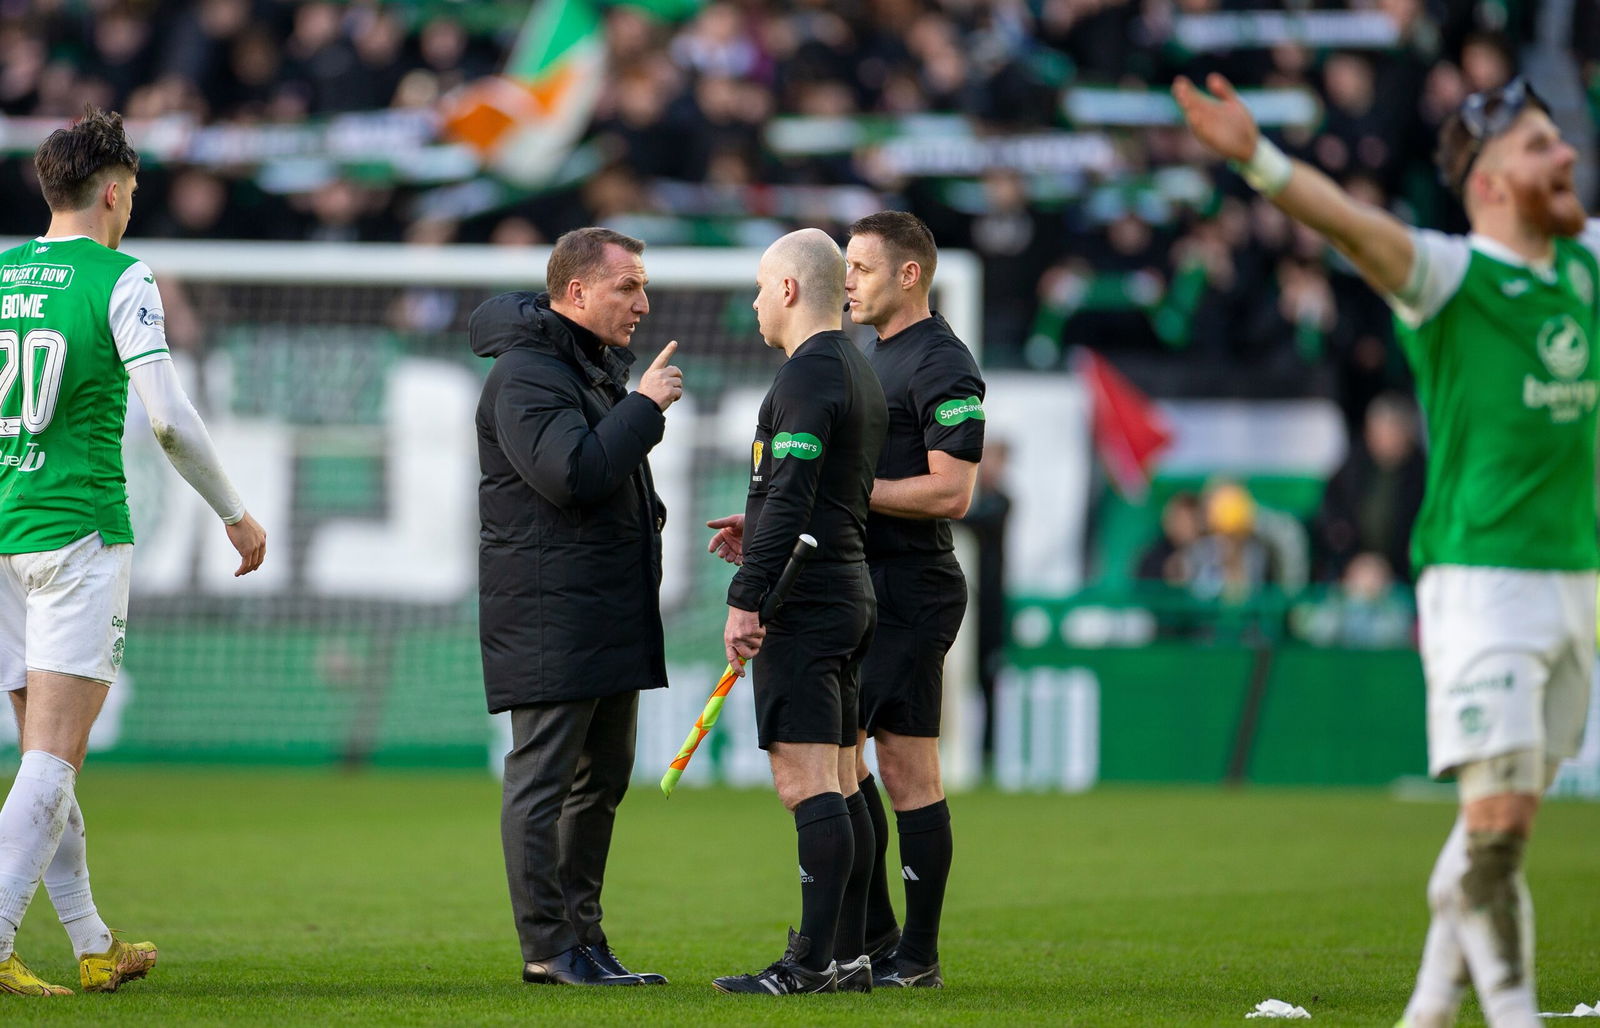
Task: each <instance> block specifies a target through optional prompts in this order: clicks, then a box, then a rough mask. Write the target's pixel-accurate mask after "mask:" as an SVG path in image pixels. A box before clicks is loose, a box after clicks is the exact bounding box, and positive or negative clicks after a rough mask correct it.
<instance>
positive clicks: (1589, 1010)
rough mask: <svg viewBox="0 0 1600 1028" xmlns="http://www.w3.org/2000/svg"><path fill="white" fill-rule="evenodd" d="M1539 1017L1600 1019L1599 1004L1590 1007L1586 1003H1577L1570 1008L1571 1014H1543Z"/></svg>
mask: <svg viewBox="0 0 1600 1028" xmlns="http://www.w3.org/2000/svg"><path fill="white" fill-rule="evenodd" d="M1539 1016H1540V1017H1600V1003H1597V1004H1595V1005H1594V1006H1592V1007H1591V1006H1590V1005H1589V1004H1587V1003H1579V1004H1578V1005H1577V1006H1575V1007H1573V1008H1572V1013H1570V1014H1551V1013H1543V1014H1540V1015H1539Z"/></svg>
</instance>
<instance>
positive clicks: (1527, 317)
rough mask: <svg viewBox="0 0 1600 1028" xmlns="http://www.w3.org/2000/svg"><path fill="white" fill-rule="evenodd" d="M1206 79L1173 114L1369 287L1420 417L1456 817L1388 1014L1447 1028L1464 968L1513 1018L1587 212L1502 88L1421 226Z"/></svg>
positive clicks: (1580, 531) (1568, 616)
mask: <svg viewBox="0 0 1600 1028" xmlns="http://www.w3.org/2000/svg"><path fill="white" fill-rule="evenodd" d="M1207 87H1208V89H1209V90H1210V92H1211V93H1212V94H1213V95H1214V97H1215V99H1213V98H1212V97H1210V96H1206V95H1205V94H1203V93H1201V92H1200V91H1199V90H1198V89H1197V88H1195V86H1194V85H1193V84H1192V83H1190V82H1189V81H1188V80H1187V79H1182V78H1180V79H1178V80H1177V82H1175V83H1174V85H1173V95H1174V96H1175V97H1176V98H1177V100H1178V103H1179V104H1180V106H1181V107H1182V108H1183V112H1184V116H1185V117H1186V118H1187V119H1188V122H1189V127H1190V128H1191V129H1192V130H1193V132H1194V134H1195V136H1196V137H1197V138H1198V139H1199V140H1200V141H1201V142H1202V143H1204V144H1206V145H1207V146H1209V147H1210V148H1211V149H1212V150H1214V151H1216V152H1217V153H1219V154H1221V155H1222V156H1224V157H1227V158H1229V159H1231V160H1232V161H1234V162H1236V167H1238V168H1239V170H1240V172H1241V173H1242V174H1243V175H1244V177H1245V179H1246V181H1248V182H1249V183H1250V185H1252V186H1253V187H1255V188H1256V189H1257V190H1259V191H1260V192H1261V193H1263V194H1264V195H1266V196H1267V197H1269V198H1270V199H1271V200H1272V201H1273V202H1274V203H1275V204H1277V206H1278V207H1280V208H1281V209H1282V210H1284V211H1285V212H1286V213H1288V214H1289V215H1290V216H1291V217H1294V218H1295V219H1297V220H1299V221H1301V222H1302V223H1304V224H1306V225H1307V226H1309V227H1311V228H1313V229H1316V230H1317V231H1318V232H1320V233H1322V235H1324V236H1325V237H1327V239H1328V240H1329V242H1331V243H1332V244H1333V245H1334V247H1336V248H1337V249H1338V250H1339V251H1340V252H1341V253H1343V254H1344V255H1345V256H1346V257H1348V258H1349V259H1350V261H1351V262H1352V263H1353V264H1354V265H1355V266H1356V267H1357V268H1358V269H1359V270H1360V271H1361V273H1362V275H1363V276H1365V277H1366V279H1367V281H1368V282H1369V283H1371V284H1372V285H1373V286H1374V287H1375V288H1376V289H1378V290H1379V291H1380V292H1381V293H1382V294H1383V295H1384V296H1385V297H1386V298H1387V299H1388V301H1389V303H1390V306H1391V307H1392V308H1393V309H1394V312H1395V317H1396V321H1397V323H1398V326H1399V327H1398V329H1397V332H1398V335H1399V338H1400V341H1401V345H1402V347H1403V348H1404V350H1405V352H1406V356H1407V358H1408V359H1409V360H1410V362H1411V366H1412V368H1413V370H1414V371H1415V373H1416V379H1417V393H1418V397H1419V399H1420V401H1421V404H1422V409H1423V412H1424V414H1425V416H1426V418H1427V425H1428V438H1429V444H1430V447H1429V454H1428V484H1427V493H1426V497H1425V500H1424V502H1423V506H1422V511H1421V513H1420V514H1419V515H1418V518H1417V522H1416V526H1415V527H1414V529H1413V531H1412V562H1413V563H1414V564H1415V565H1416V570H1417V571H1419V572H1420V578H1419V580H1418V586H1417V599H1418V610H1419V613H1420V619H1421V631H1422V660H1423V670H1424V672H1425V674H1426V677H1427V683H1428V751H1429V760H1428V762H1429V767H1430V770H1431V772H1432V773H1433V774H1435V775H1442V774H1446V773H1449V772H1454V773H1455V775H1456V777H1457V780H1458V782H1459V790H1460V798H1461V808H1462V810H1461V816H1460V818H1458V820H1457V822H1456V825H1455V829H1454V830H1453V831H1452V832H1451V834H1450V837H1449V839H1448V840H1447V841H1446V842H1445V845H1444V849H1443V851H1442V852H1441V853H1440V854H1439V859H1438V862H1437V863H1436V864H1435V866H1434V870H1433V875H1432V878H1431V879H1430V881H1429V883H1428V902H1429V907H1430V909H1431V912H1432V920H1431V923H1430V925H1429V928H1428V938H1427V942H1426V943H1425V944H1424V947H1423V955H1422V967H1421V970H1420V971H1419V973H1418V975H1417V985H1416V989H1415V991H1414V992H1413V993H1412V997H1411V1001H1410V1003H1409V1004H1408V1005H1407V1007H1406V1012H1405V1016H1404V1017H1403V1018H1402V1021H1401V1023H1402V1024H1403V1025H1409V1026H1411V1028H1423V1026H1430V1028H1431V1026H1436V1025H1449V1024H1452V1023H1453V1022H1454V1021H1455V1017H1456V1010H1457V1008H1458V1006H1459V1004H1460V1001H1461V995H1462V991H1463V989H1464V986H1465V983H1466V982H1467V981H1468V980H1469V978H1470V981H1471V982H1472V983H1473V984H1474V985H1475V986H1476V988H1477V990H1478V996H1479V999H1480V1000H1481V1002H1482V1005H1483V1011H1484V1016H1485V1017H1486V1018H1487V1020H1488V1022H1489V1024H1490V1025H1492V1026H1495V1028H1503V1026H1517V1028H1524V1026H1531V1025H1536V1024H1538V1023H1539V1021H1538V1018H1537V1013H1536V1007H1535V1003H1534V987H1533V920H1532V907H1531V903H1530V900H1529V897H1528V887H1527V883H1526V882H1525V880H1524V878H1523V874H1522V860H1523V850H1524V848H1525V846H1526V843H1527V839H1528V837H1529V835H1530V833H1531V832H1532V829H1533V820H1534V814H1535V812H1536V811H1537V810H1538V806H1539V798H1540V796H1541V794H1542V793H1543V792H1544V790H1545V788H1546V787H1547V786H1548V785H1549V784H1550V781H1551V780H1552V779H1553V777H1554V775H1555V769H1556V767H1557V766H1558V765H1559V763H1560V762H1561V760H1562V759H1564V758H1566V757H1570V756H1573V755H1574V754H1575V753H1576V752H1577V749H1578V743H1579V741H1580V737H1581V735H1582V731H1583V724H1584V720H1585V716H1586V712H1587V709H1588V698H1589V688H1590V680H1591V678H1592V676H1593V672H1594V657H1595V651H1594V624H1595V585H1596V568H1600V546H1597V542H1596V510H1595V432H1596V406H1597V398H1600V361H1597V360H1596V359H1595V355H1594V354H1593V353H1592V347H1593V345H1594V343H1595V341H1596V340H1597V339H1600V306H1597V295H1596V294H1597V289H1596V286H1597V283H1600V261H1597V255H1600V220H1597V221H1587V222H1586V216H1585V213H1584V210H1583V206H1582V204H1581V203H1580V202H1579V201H1578V198H1577V195H1576V194H1575V192H1574V191H1573V179H1572V176H1573V169H1574V166H1575V165H1576V162H1577V153H1576V151H1575V150H1574V149H1573V148H1572V147H1571V146H1570V145H1568V144H1567V143H1566V142H1564V141H1563V140H1562V138H1561V134H1560V132H1559V131H1558V130H1557V128H1556V126H1555V124H1554V123H1553V122H1552V121H1551V120H1550V117H1549V113H1548V111H1547V110H1546V109H1545V106H1544V104H1543V103H1542V102H1541V101H1540V100H1539V99H1538V97H1537V96H1535V95H1534V93H1533V92H1532V90H1531V89H1529V88H1528V87H1527V86H1526V84H1525V83H1523V82H1522V80H1520V79H1518V80H1516V81H1514V82H1512V83H1511V84H1510V85H1508V86H1506V87H1504V88H1503V89H1500V90H1494V91H1491V92H1486V93H1476V94H1473V96H1471V97H1469V98H1468V99H1467V101H1466V103H1465V104H1463V106H1462V109H1461V110H1460V111H1459V112H1458V113H1457V114H1456V115H1455V116H1454V117H1453V118H1452V119H1451V120H1450V121H1449V122H1447V123H1446V125H1445V127H1444V129H1443V131H1442V133H1441V145H1440V164H1441V169H1442V170H1443V172H1444V173H1445V176H1446V178H1447V179H1448V181H1449V182H1450V183H1451V185H1452V186H1453V187H1455V188H1456V189H1457V190H1458V191H1459V192H1460V194H1461V196H1462V200H1463V202H1464V203H1465V205H1466V209H1467V216H1468V218H1469V220H1470V221H1471V224H1472V230H1473V231H1472V235H1470V236H1468V237H1464V238H1463V237H1450V236H1444V235H1441V234H1439V233H1437V232H1425V231H1416V230H1414V229H1411V228H1409V227H1407V226H1406V225H1404V224H1402V223H1401V222H1399V221H1398V220H1396V219H1395V218H1393V217H1391V216H1390V215H1389V214H1387V213H1386V212H1384V211H1381V210H1378V209H1376V208H1373V207H1370V206H1366V205H1363V204H1360V203H1357V202H1356V201H1354V200H1353V199H1351V198H1350V197H1349V196H1348V195H1346V194H1345V193H1344V192H1343V191H1342V190H1340V189H1339V188H1338V187H1337V186H1336V185H1334V183H1333V182H1332V181H1330V180H1329V179H1328V178H1327V176H1325V175H1323V174H1322V173H1320V172H1318V171H1317V170H1315V169H1314V168H1311V167H1310V166H1308V165H1306V164H1303V163H1300V162H1297V161H1291V160H1290V159H1289V158H1287V157H1286V156H1284V154H1283V153H1282V152H1281V151H1279V150H1278V149H1277V148H1276V147H1275V146H1273V145H1272V144H1271V143H1270V142H1268V141H1267V140H1265V139H1263V138H1262V137H1261V135H1260V133H1259V132H1258V130H1257V128H1256V125H1255V122H1254V120H1253V119H1252V118H1251V116H1250V114H1249V112H1248V111H1247V110H1246V109H1245V107H1244V106H1243V104H1241V103H1240V102H1239V100H1238V98H1237V97H1236V96H1235V94H1234V92H1233V89H1232V87H1231V86H1230V85H1229V84H1228V82H1227V81H1226V80H1225V79H1223V78H1222V77H1221V76H1219V75H1213V76H1211V77H1210V78H1209V79H1208V80H1207Z"/></svg>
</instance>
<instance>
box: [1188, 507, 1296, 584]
mask: <svg viewBox="0 0 1600 1028" xmlns="http://www.w3.org/2000/svg"><path fill="white" fill-rule="evenodd" d="M1202 504H1203V507H1204V510H1205V532H1204V533H1203V534H1202V535H1201V536H1200V538H1199V539H1197V540H1195V541H1194V543H1193V544H1192V545H1191V546H1189V547H1188V549H1187V551H1186V552H1187V554H1188V559H1187V560H1186V561H1185V563H1186V564H1187V565H1188V572H1189V577H1188V584H1189V588H1190V590H1191V591H1192V592H1193V593H1194V594H1195V595H1196V596H1197V597H1199V598H1201V599H1206V600H1222V601H1224V602H1226V603H1242V602H1244V601H1246V600H1248V599H1250V598H1251V597H1252V596H1254V595H1255V594H1256V593H1257V592H1258V591H1259V590H1260V589H1261V587H1262V586H1265V585H1267V584H1268V583H1269V582H1270V581H1271V580H1272V577H1273V571H1274V569H1273V567H1272V551H1271V550H1270V549H1269V548H1268V546H1267V544H1266V542H1265V541H1264V540H1263V539H1262V538H1261V537H1260V536H1259V535H1257V534H1256V530H1255V528H1256V511H1257V508H1256V502H1255V499H1254V498H1253V497H1251V495H1250V492H1249V490H1247V489H1245V487H1244V486H1242V485H1239V484H1238V483H1237V482H1217V483H1214V484H1212V485H1211V486H1209V487H1208V488H1207V489H1206V492H1205V495H1204V496H1203V497H1202Z"/></svg>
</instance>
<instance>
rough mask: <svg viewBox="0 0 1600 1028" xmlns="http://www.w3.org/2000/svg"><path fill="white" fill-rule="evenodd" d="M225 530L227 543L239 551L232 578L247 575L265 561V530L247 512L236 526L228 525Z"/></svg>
mask: <svg viewBox="0 0 1600 1028" xmlns="http://www.w3.org/2000/svg"><path fill="white" fill-rule="evenodd" d="M227 529H228V542H230V543H232V544H233V548H234V549H236V550H238V551H239V570H237V571H235V572H234V573H233V577H234V578H238V577H239V576H240V575H248V574H249V573H250V572H252V571H254V570H255V569H256V568H258V567H260V566H261V562H262V561H264V560H266V559H267V530H266V529H264V528H262V527H261V523H260V522H258V521H257V520H256V519H255V518H253V517H251V516H250V514H249V512H248V511H247V512H246V513H245V516H244V517H243V518H240V519H239V522H238V524H233V525H228V526H227Z"/></svg>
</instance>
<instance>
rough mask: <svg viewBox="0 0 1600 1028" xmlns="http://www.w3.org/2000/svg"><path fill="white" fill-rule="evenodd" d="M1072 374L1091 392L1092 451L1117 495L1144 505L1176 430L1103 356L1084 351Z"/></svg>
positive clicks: (1076, 353) (1078, 352)
mask: <svg viewBox="0 0 1600 1028" xmlns="http://www.w3.org/2000/svg"><path fill="white" fill-rule="evenodd" d="M1072 366H1073V370H1074V371H1075V372H1077V374H1078V375H1079V377H1081V378H1082V379H1083V381H1084V383H1085V384H1086V385H1087V386H1088V389H1089V399H1090V403H1091V410H1092V412H1093V414H1092V417H1093V426H1092V431H1093V434H1094V448H1095V452H1096V453H1098V454H1099V455H1100V461H1101V463H1102V464H1104V465H1105V469H1106V473H1107V474H1109V475H1110V476H1111V483H1112V485H1114V486H1115V487H1116V490H1117V492H1119V493H1121V494H1122V495H1123V496H1124V497H1125V498H1127V499H1129V500H1134V501H1142V500H1143V499H1144V497H1145V494H1146V493H1147V492H1149V489H1150V474H1151V469H1152V468H1153V467H1154V466H1155V463H1156V461H1157V460H1159V459H1160V457H1161V454H1162V453H1163V452H1164V451H1165V450H1166V448H1167V446H1168V445H1170V444H1171V442H1172V428H1171V426H1170V425H1168V423H1167V419H1166V418H1165V417H1164V416H1163V415H1162V413H1161V411H1160V410H1158V409H1157V408H1156V405H1155V404H1154V403H1152V402H1151V400H1150V398H1149V397H1148V396H1146V395H1144V394H1143V393H1141V392H1140V391H1139V390H1138V389H1136V388H1134V386H1133V384H1132V383H1130V382H1129V381H1128V380H1127V379H1125V378H1123V377H1122V375H1121V374H1120V373H1118V371H1117V369H1116V368H1114V367H1112V366H1111V363H1110V362H1109V361H1107V360H1106V359H1105V358H1104V357H1101V356H1100V355H1099V354H1097V353H1095V352H1094V351H1093V350H1090V349H1087V348H1085V347H1081V346H1080V347H1078V348H1077V349H1076V350H1074V351H1073V355H1072Z"/></svg>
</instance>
